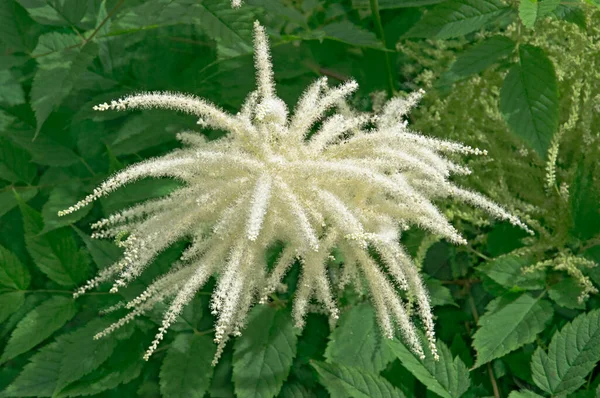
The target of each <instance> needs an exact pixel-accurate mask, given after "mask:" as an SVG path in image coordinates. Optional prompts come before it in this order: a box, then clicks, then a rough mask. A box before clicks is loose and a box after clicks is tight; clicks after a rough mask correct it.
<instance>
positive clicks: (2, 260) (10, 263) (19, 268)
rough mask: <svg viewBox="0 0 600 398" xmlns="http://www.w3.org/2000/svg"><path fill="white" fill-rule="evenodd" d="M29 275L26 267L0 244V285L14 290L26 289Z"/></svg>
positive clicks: (29, 279)
mask: <svg viewBox="0 0 600 398" xmlns="http://www.w3.org/2000/svg"><path fill="white" fill-rule="evenodd" d="M30 281H31V275H30V274H29V270H28V269H27V267H25V266H24V265H23V263H21V261H20V260H19V259H18V258H17V256H15V255H14V254H12V253H11V252H10V251H9V250H7V249H5V248H4V247H2V246H0V285H1V286H6V287H9V288H11V289H15V290H26V289H27V288H28V287H29V282H30Z"/></svg>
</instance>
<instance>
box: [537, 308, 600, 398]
mask: <svg viewBox="0 0 600 398" xmlns="http://www.w3.org/2000/svg"><path fill="white" fill-rule="evenodd" d="M598 361H600V310H595V311H592V312H589V313H587V314H581V315H579V316H578V317H577V318H575V319H574V320H573V322H570V323H568V324H567V325H565V326H564V327H563V328H562V329H561V330H560V332H558V333H556V334H555V335H554V336H553V337H552V340H551V341H550V345H549V346H548V353H546V352H545V351H544V350H543V349H542V347H538V349H537V350H536V351H535V353H534V354H533V357H532V359H531V371H532V376H533V381H534V382H535V384H537V386H538V387H540V388H541V389H542V390H544V391H546V392H547V393H549V394H552V395H553V396H564V395H566V394H569V393H572V392H574V391H575V390H577V389H578V388H579V387H581V386H582V385H583V384H584V383H585V382H586V380H585V378H586V377H587V375H588V374H589V373H590V372H591V371H592V369H594V367H595V366H596V363H597V362H598Z"/></svg>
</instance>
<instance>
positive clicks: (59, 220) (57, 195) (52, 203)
mask: <svg viewBox="0 0 600 398" xmlns="http://www.w3.org/2000/svg"><path fill="white" fill-rule="evenodd" d="M84 195H85V194H84V193H83V191H82V190H81V186H80V184H78V183H77V182H76V181H74V182H72V183H71V184H70V185H69V186H67V187H64V186H60V187H56V188H54V189H53V190H52V192H50V197H49V198H48V201H47V202H46V203H45V204H44V207H42V217H43V219H44V230H43V231H42V233H46V232H49V231H52V230H55V229H57V228H60V227H64V226H66V225H71V224H73V223H75V222H76V221H78V220H80V219H82V218H83V217H85V215H86V214H87V213H89V211H90V210H91V209H92V207H91V206H85V207H83V208H81V209H79V210H77V211H76V212H74V213H71V214H67V215H66V216H62V217H59V215H58V212H59V211H61V210H65V209H67V208H69V206H72V205H73V203H77V201H79V199H81V198H82V197H83V196H84Z"/></svg>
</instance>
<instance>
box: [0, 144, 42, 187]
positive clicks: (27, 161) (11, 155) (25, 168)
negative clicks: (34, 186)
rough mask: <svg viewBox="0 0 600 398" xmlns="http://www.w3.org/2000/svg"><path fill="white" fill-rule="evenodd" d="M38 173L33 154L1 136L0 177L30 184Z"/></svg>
mask: <svg viewBox="0 0 600 398" xmlns="http://www.w3.org/2000/svg"><path fill="white" fill-rule="evenodd" d="M36 175H37V168H36V167H35V165H34V164H33V163H31V156H30V155H29V153H27V151H26V150H24V149H23V148H21V147H19V146H17V145H15V144H13V143H12V142H10V141H9V140H7V139H4V138H0V179H4V180H7V181H10V182H13V183H15V182H24V183H27V184H30V183H31V182H32V181H33V179H34V178H35V176H36Z"/></svg>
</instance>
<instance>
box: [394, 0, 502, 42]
mask: <svg viewBox="0 0 600 398" xmlns="http://www.w3.org/2000/svg"><path fill="white" fill-rule="evenodd" d="M507 10H508V7H507V5H506V4H505V3H503V2H502V1H500V0H449V1H446V2H443V3H442V4H440V5H437V6H435V7H434V8H433V9H432V10H430V11H429V12H427V13H426V14H425V15H424V16H423V18H421V20H420V21H419V22H417V23H416V24H415V25H414V26H413V27H412V28H411V29H410V30H409V31H408V32H406V34H405V35H404V37H407V38H413V37H414V38H418V37H422V38H428V39H449V38H451V37H458V36H463V35H466V34H467V33H471V32H474V31H476V30H479V29H481V28H482V27H483V26H485V24H487V23H488V22H489V21H490V20H492V19H493V18H497V17H499V16H500V15H502V14H504V13H505V12H506V11H507Z"/></svg>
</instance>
